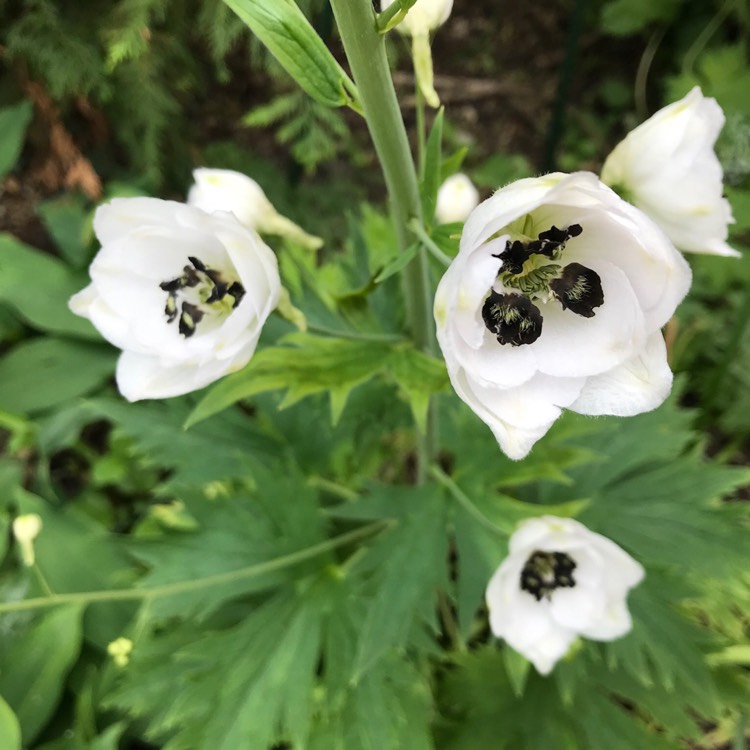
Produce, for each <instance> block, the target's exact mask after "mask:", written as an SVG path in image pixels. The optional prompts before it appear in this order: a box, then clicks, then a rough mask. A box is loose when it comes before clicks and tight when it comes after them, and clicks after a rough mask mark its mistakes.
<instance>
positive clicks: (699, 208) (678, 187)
mask: <svg viewBox="0 0 750 750" xmlns="http://www.w3.org/2000/svg"><path fill="white" fill-rule="evenodd" d="M723 125H724V113H723V112H722V110H721V107H720V106H719V105H718V104H717V103H716V100H715V99H710V98H707V97H705V96H703V94H702V93H701V90H700V88H698V87H697V86H696V87H695V88H694V89H693V90H692V91H691V92H690V93H689V94H688V95H687V96H685V97H684V98H683V99H680V101H678V102H674V103H673V104H670V105H668V106H666V107H664V108H663V109H660V110H659V111H658V112H657V113H656V114H655V115H653V116H652V117H650V118H649V119H648V120H646V122H644V123H642V124H641V125H639V126H638V127H637V128H635V129H634V130H632V131H631V132H630V133H628V135H627V136H626V137H625V139H624V140H623V141H621V142H620V143H619V144H618V145H617V146H615V148H614V150H613V151H612V153H611V154H610V155H609V156H608V157H607V160H606V161H605V162H604V167H603V168H602V176H601V177H602V181H603V182H605V183H606V184H607V185H611V186H612V187H613V188H615V189H616V190H617V191H618V192H620V193H621V194H622V195H623V196H624V197H626V198H627V199H628V200H629V201H630V202H631V203H633V204H634V205H636V206H638V207H639V208H640V209H642V210H643V211H645V212H646V213H647V214H648V215H649V216H650V217H651V218H652V219H653V220H654V221H655V222H656V223H657V224H658V225H659V226H660V227H661V228H662V229H663V230H664V231H665V232H666V233H667V235H669V238H670V239H671V240H672V242H674V244H675V245H676V246H677V247H678V248H680V250H685V251H688V252H697V253H709V254H713V255H739V253H738V252H737V251H736V250H733V249H732V248H731V247H729V245H727V243H726V239H727V234H728V231H727V226H728V225H729V224H731V223H732V222H733V221H734V219H733V218H732V209H731V207H730V205H729V202H728V201H727V200H726V198H723V197H722V181H723V178H724V173H723V171H722V168H721V164H720V163H719V160H718V158H717V156H716V154H715V153H714V144H715V143H716V139H717V138H718V136H719V132H720V131H721V128H722V126H723Z"/></svg>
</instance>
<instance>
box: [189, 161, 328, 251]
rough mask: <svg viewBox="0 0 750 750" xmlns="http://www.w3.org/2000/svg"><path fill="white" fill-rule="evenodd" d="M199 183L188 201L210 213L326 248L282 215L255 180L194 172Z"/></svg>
mask: <svg viewBox="0 0 750 750" xmlns="http://www.w3.org/2000/svg"><path fill="white" fill-rule="evenodd" d="M193 180H195V183H194V184H193V186H192V187H191V188H190V190H189V192H188V198H187V202H188V204H189V205H191V206H196V207H197V208H200V209H203V210H204V211H207V212H208V213H213V212H214V211H230V212H231V213H233V214H234V215H235V216H236V217H237V218H238V219H239V220H240V221H241V222H242V223H243V224H244V225H245V226H247V227H250V229H254V230H255V231H256V232H258V233H260V234H276V235H280V236H282V237H287V238H288V239H290V240H293V241H294V242H297V243H298V244H300V245H302V246H303V247H308V248H310V249H311V250H317V249H318V248H319V247H321V246H322V245H323V240H322V239H320V237H314V236H313V235H311V234H308V233H307V232H305V230H304V229H302V228H301V227H299V226H297V224H295V223H294V222H293V221H291V220H290V219H287V218H286V217H285V216H282V215H281V214H280V213H279V212H278V211H277V210H276V209H275V208H274V207H273V204H272V203H271V201H269V200H268V198H267V197H266V194H265V193H264V192H263V188H261V186H260V185H259V184H258V183H257V182H256V181H255V180H253V179H251V178H250V177H248V176H247V175H245V174H242V173H241V172H234V171H233V170H231V169H207V168H205V167H202V168H200V169H195V170H193Z"/></svg>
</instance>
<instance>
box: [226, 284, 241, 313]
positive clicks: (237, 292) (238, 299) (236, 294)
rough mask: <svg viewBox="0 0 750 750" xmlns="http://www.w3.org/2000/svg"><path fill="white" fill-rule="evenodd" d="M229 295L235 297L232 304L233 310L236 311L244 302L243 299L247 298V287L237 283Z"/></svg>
mask: <svg viewBox="0 0 750 750" xmlns="http://www.w3.org/2000/svg"><path fill="white" fill-rule="evenodd" d="M227 293H228V294H231V295H232V297H234V302H233V303H232V309H233V310H234V308H235V307H237V306H238V305H239V304H240V302H242V298H243V297H244V296H245V287H244V286H242V284H240V282H239V281H235V282H234V283H233V284H232V286H230V287H229V289H228V290H227Z"/></svg>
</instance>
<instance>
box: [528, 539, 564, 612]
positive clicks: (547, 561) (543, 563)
mask: <svg viewBox="0 0 750 750" xmlns="http://www.w3.org/2000/svg"><path fill="white" fill-rule="evenodd" d="M576 567H577V565H576V562H575V560H574V559H573V558H572V557H571V556H570V555H569V554H567V553H566V552H541V551H540V550H536V551H534V552H532V553H531V555H530V557H529V559H528V560H527V561H526V564H525V565H524V566H523V569H522V570H521V588H522V589H523V590H524V591H528V592H529V593H530V594H531V595H532V596H533V597H534V598H535V599H536V600H537V601H538V602H539V601H541V600H542V599H543V598H546V599H550V598H551V596H552V592H553V591H554V590H555V589H559V588H573V587H574V586H575V585H576V582H575V579H574V578H573V571H574V570H575V569H576Z"/></svg>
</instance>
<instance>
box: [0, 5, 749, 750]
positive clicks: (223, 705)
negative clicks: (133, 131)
mask: <svg viewBox="0 0 750 750" xmlns="http://www.w3.org/2000/svg"><path fill="white" fill-rule="evenodd" d="M226 3H227V5H228V6H229V7H230V8H231V9H232V10H234V11H235V12H236V13H237V15H238V16H239V17H240V18H241V19H242V20H243V21H244V22H245V23H246V24H247V25H248V27H249V28H250V30H251V31H252V32H253V33H254V34H255V35H256V36H257V37H258V39H260V41H261V42H262V43H264V44H265V45H266V46H267V47H268V49H269V50H270V52H271V53H272V54H273V55H274V56H275V57H276V58H277V59H278V61H279V62H280V63H281V65H282V66H284V68H285V69H286V70H287V72H288V73H289V74H290V75H291V77H292V78H293V79H294V80H295V81H296V82H297V83H298V84H299V86H300V87H301V89H302V90H303V91H304V92H306V93H307V94H308V95H309V96H311V97H313V98H314V99H315V100H316V101H318V102H319V103H321V104H324V105H326V106H330V107H349V108H351V109H352V110H354V111H355V112H356V113H358V115H361V116H362V117H363V118H364V119H365V121H366V123H367V127H368V128H369V132H370V135H371V137H372V141H373V144H374V147H375V150H376V152H377V156H378V160H379V164H380V167H381V169H382V173H383V177H384V181H385V185H386V188H387V192H388V210H389V213H390V223H389V222H385V221H381V220H379V219H378V218H377V216H376V215H375V214H374V213H373V212H372V209H369V213H368V212H367V211H366V212H364V213H363V214H362V215H361V217H360V218H361V222H360V223H359V224H357V223H355V222H351V226H350V237H349V241H348V242H347V244H346V247H345V250H344V251H342V252H334V253H331V252H329V253H327V254H326V255H325V256H320V257H319V256H317V255H316V253H317V252H318V251H320V249H321V247H324V248H325V245H326V242H327V238H326V237H325V236H323V237H316V236H313V235H312V234H310V233H308V232H307V231H306V230H305V229H304V228H302V227H300V226H298V225H297V224H296V223H294V222H292V221H291V220H290V219H288V218H286V217H284V216H282V215H281V213H279V212H278V211H277V210H276V209H275V208H274V206H273V205H272V203H271V201H270V200H269V199H268V198H267V197H266V195H265V193H264V191H263V189H262V187H261V186H260V185H259V184H258V183H257V182H256V181H255V180H254V179H253V178H252V176H250V175H244V174H240V173H238V172H235V171H230V170H225V169H214V168H212V167H213V165H210V164H207V165H205V166H204V167H203V168H200V169H197V170H196V172H195V173H194V179H195V182H194V185H193V186H192V187H190V189H189V191H188V190H186V194H187V199H186V202H185V203H181V202H175V201H167V200H161V199H159V198H153V197H146V196H135V197H122V198H116V199H114V200H112V201H110V202H107V203H104V204H103V205H101V206H100V207H99V208H98V209H97V211H96V214H95V217H94V221H93V231H94V233H95V234H96V238H97V240H98V243H99V245H100V249H99V250H98V253H97V254H96V257H95V258H94V260H93V262H92V263H91V265H90V268H89V276H90V283H89V284H88V286H86V287H85V288H83V289H82V290H80V291H78V292H77V293H76V294H74V295H73V296H72V297H71V299H70V309H71V310H72V311H73V312H74V313H75V314H76V315H78V316H82V317H84V318H87V319H88V320H89V321H90V322H91V323H92V324H93V326H94V327H95V328H96V330H97V331H98V332H99V334H101V336H103V337H104V338H105V339H106V340H107V341H108V342H109V343H110V344H112V345H113V346H114V347H116V348H117V349H119V350H121V353H120V354H119V359H118V361H117V366H116V383H117V388H118V389H119V392H120V394H121V395H122V396H123V397H124V398H125V399H126V400H127V401H129V402H138V403H130V404H126V403H124V402H123V401H122V400H121V399H116V398H113V397H111V396H100V397H98V398H94V399H89V400H86V401H82V402H80V403H79V402H76V403H75V404H71V405H69V406H68V407H67V408H61V409H60V410H59V413H58V414H57V415H56V416H55V417H54V418H52V419H51V420H49V421H48V422H46V423H45V424H44V425H43V426H42V427H41V428H40V432H39V434H38V435H37V436H36V439H37V440H38V442H39V445H40V446H42V448H41V450H52V449H53V448H54V446H56V445H61V444H64V442H65V440H70V439H71V438H70V435H79V434H80V435H81V439H82V440H83V439H90V437H91V435H90V432H89V433H86V434H84V433H83V432H81V428H82V427H83V426H84V425H91V424H92V423H93V424H96V423H97V420H99V423H101V422H102V421H103V422H104V423H105V424H106V425H109V427H108V428H107V429H109V430H111V432H109V433H108V435H107V437H106V438H105V440H106V441H107V448H108V453H107V461H108V462H107V463H106V464H105V463H104V459H101V458H92V461H93V466H94V467H95V468H94V470H93V471H94V473H95V475H96V476H98V477H99V480H98V481H100V483H101V485H100V486H102V487H106V486H108V485H107V484H106V478H105V477H107V476H109V477H113V478H114V480H115V481H119V482H120V483H123V484H124V483H125V482H126V481H129V482H132V483H133V484H134V486H136V487H137V488H140V487H142V485H143V482H145V483H146V484H150V487H151V490H152V495H153V496H152V497H150V498H149V499H148V500H147V501H146V502H145V504H144V507H141V508H140V509H139V511H138V512H137V513H135V514H134V515H133V516H132V517H130V518H129V520H128V523H127V524H126V526H127V528H123V529H121V530H120V532H121V533H117V534H115V533H112V532H111V531H107V530H106V527H105V525H104V524H103V523H102V522H101V520H102V519H101V518H98V517H97V513H100V511H97V510H96V507H97V506H96V505H95V504H92V505H91V507H90V508H88V509H85V510H81V509H80V508H72V507H68V506H58V507H55V506H54V505H51V504H49V503H47V502H45V500H44V499H43V497H44V495H45V491H46V492H49V489H50V485H49V483H47V485H45V483H44V482H41V483H40V484H39V486H38V487H35V488H34V492H30V491H29V490H28V489H25V488H22V487H21V482H20V481H19V477H18V475H17V474H14V473H13V472H15V471H16V469H14V468H13V467H11V466H10V465H7V466H6V467H5V468H6V469H7V471H6V472H5V474H2V475H0V479H1V480H2V481H3V482H4V484H3V485H2V486H3V487H6V488H7V491H8V492H9V493H10V496H11V497H12V502H11V503H10V504H9V506H8V514H7V522H8V533H7V534H6V538H7V540H8V541H10V540H13V544H12V550H11V552H10V554H9V555H8V557H7V560H6V564H5V568H4V570H3V576H4V578H3V582H4V583H3V585H4V591H5V594H6V602H5V603H3V604H0V613H2V618H3V619H2V620H1V621H0V622H2V624H3V628H4V638H5V644H3V645H2V646H0V649H2V661H0V667H1V669H0V695H1V696H2V697H3V699H4V700H2V701H0V740H1V741H0V746H2V747H3V748H9V749H10V748H20V747H22V746H23V747H40V748H41V747H44V748H48V750H51V749H52V748H67V747H71V748H73V747H75V748H78V747H81V748H91V749H92V750H93V749H94V748H97V749H101V748H116V747H134V748H135V747H163V748H165V749H166V750H177V749H182V750H216V749H219V748H220V749H223V750H244V749H247V750H270V748H278V749H279V750H280V749H281V748H290V749H294V750H303V749H307V748H309V749H310V750H335V749H336V748H341V750H359V749H360V748H362V749H363V750H364V749H368V750H370V749H372V750H375V749H377V750H391V749H393V750H396V749H399V750H428V749H429V748H434V749H435V750H442V749H445V750H448V749H451V750H453V749H455V750H472V749H473V748H476V749H477V750H479V749H480V748H481V750H495V749H497V750H502V749H504V748H507V749H508V750H511V749H512V750H519V749H521V748H523V749H526V748H529V749H532V748H540V749H541V748H546V749H548V748H554V749H555V750H557V749H558V748H559V749H560V750H565V749H568V748H570V749H571V750H573V749H576V748H591V749H592V750H593V749H597V750H598V749H599V748H612V749H613V750H617V749H618V748H622V749H623V750H649V749H651V748H654V749H660V748H681V747H688V746H689V745H688V744H687V743H689V742H691V741H695V740H697V739H698V738H699V737H700V736H701V735H702V733H703V732H704V731H705V729H706V726H708V725H709V724H711V725H712V726H715V727H717V731H719V730H721V732H722V733H723V734H722V735H721V736H722V737H728V736H729V735H730V734H731V733H732V732H734V736H735V742H736V744H735V747H736V748H741V747H744V740H743V736H744V734H743V733H744V724H743V721H744V719H743V714H742V705H743V697H742V691H743V690H744V689H746V688H747V678H746V676H745V675H744V674H743V672H742V670H741V669H740V668H739V666H738V665H741V664H742V663H743V659H744V661H745V662H746V661H747V648H748V647H747V645H743V643H744V641H743V635H742V630H743V627H744V619H743V618H744V615H743V610H744V609H745V605H746V604H747V602H748V599H749V598H750V588H749V586H748V584H750V579H749V578H748V571H747V552H748V544H747V536H746V527H745V526H744V524H745V522H746V517H747V514H746V512H744V511H743V509H742V507H741V505H740V504H730V503H722V502H721V498H722V496H725V495H727V494H728V493H730V492H731V491H732V490H733V489H734V488H736V487H737V486H738V485H740V484H741V483H742V482H743V481H746V480H747V473H746V472H745V471H744V470H740V469H732V468H728V467H725V466H722V465H719V464H717V463H711V462H709V461H707V460H705V459H704V458H703V457H702V451H701V447H702V444H701V441H700V439H699V438H698V437H697V436H696V435H695V433H694V432H693V431H692V429H691V426H690V424H691V416H690V413H689V412H688V411H686V410H683V409H681V408H680V407H679V406H678V394H674V395H672V396H671V397H670V392H671V391H672V389H673V382H672V381H673V377H672V372H671V370H670V366H669V361H668V351H667V346H666V344H665V339H664V336H663V333H662V329H663V328H664V327H665V326H666V325H667V324H668V323H669V321H670V319H671V318H672V316H673V315H674V314H675V310H676V309H677V307H678V305H679V304H680V303H681V301H682V300H683V298H684V297H685V296H686V295H687V294H688V293H689V288H690V284H691V270H690V266H689V264H688V262H687V261H686V259H685V257H684V256H683V254H682V253H683V252H698V253H701V252H702V253H712V254H719V255H727V256H729V255H735V254H737V253H736V250H734V249H732V248H731V247H730V246H729V245H728V244H727V237H728V224H729V223H730V222H731V220H732V215H731V209H730V206H729V204H728V202H727V201H726V200H725V199H724V198H723V197H722V169H721V166H720V164H719V161H718V159H717V157H716V155H715V153H714V151H713V146H714V142H715V141H716V138H717V136H718V133H719V130H720V129H721V126H722V122H723V115H722V112H721V110H720V108H719V107H718V105H717V104H716V103H715V102H714V101H713V100H712V99H710V98H707V97H704V96H703V94H702V93H701V91H700V90H699V89H697V88H696V89H694V90H693V91H691V92H690V93H689V94H688V95H687V96H686V97H685V98H684V99H682V100H681V101H678V102H675V103H673V104H671V105H669V106H668V107H666V108H665V109H663V110H661V111H660V112H658V113H657V114H655V115H654V116H653V117H652V118H651V119H650V120H648V121H647V122H645V123H643V124H642V125H641V126H639V127H638V128H636V129H635V130H633V131H632V132H631V133H630V134H629V135H628V136H627V137H626V138H625V140H623V141H622V143H620V144H619V145H618V146H617V147H616V148H615V150H614V151H613V152H612V154H611V155H610V156H609V157H608V158H607V159H606V161H605V163H604V168H603V170H602V174H601V177H599V176H597V175H596V174H593V173H591V172H574V173H571V174H563V173H551V174H542V175H539V176H537V177H530V178H525V179H521V180H518V181H516V182H512V183H510V184H507V185H497V186H496V187H497V190H496V192H494V193H493V194H492V196H491V197H489V198H488V199H486V200H484V201H483V202H480V201H479V194H478V193H477V190H476V188H474V186H473V185H472V184H471V181H470V180H469V178H468V177H466V176H465V175H463V174H461V173H459V172H458V170H459V168H460V162H459V159H458V158H456V157H455V155H452V154H445V153H444V152H443V139H442V126H443V117H444V113H443V110H442V109H440V100H439V92H438V91H437V90H436V87H435V85H434V80H433V74H432V67H433V64H432V60H431V59H430V45H429V39H430V35H431V34H432V33H436V30H437V29H438V27H439V26H440V25H441V24H443V23H450V19H449V15H450V12H451V6H452V3H451V2H450V0H416V2H415V1H414V0H394V1H393V2H390V3H383V4H382V5H383V7H382V9H381V10H380V11H379V12H376V11H375V10H374V9H373V7H372V5H371V3H370V2H369V0H331V7H332V9H333V13H334V16H335V20H336V24H337V26H338V32H339V34H340V37H341V41H342V43H343V49H344V52H345V55H346V60H347V63H348V67H349V69H350V71H351V76H350V74H349V73H347V72H346V71H345V70H344V68H343V67H342V65H340V64H339V63H338V62H337V61H336V60H335V58H334V57H333V55H332V54H331V52H330V51H329V50H328V48H327V47H326V46H325V45H324V44H323V42H322V41H321V40H320V38H319V37H318V36H317V34H316V32H315V31H314V29H313V28H312V26H311V25H310V24H309V22H308V21H307V20H306V18H305V16H304V15H303V14H302V13H301V12H300V11H299V9H298V7H297V5H296V4H295V3H294V2H293V0H274V2H267V1H266V0H226ZM393 30H396V32H403V33H405V34H407V35H408V36H410V37H411V40H412V50H413V54H414V65H415V70H416V80H417V91H416V96H417V98H418V106H419V109H420V112H421V113H422V115H421V116H420V122H419V126H420V128H424V122H425V119H426V118H425V117H424V108H425V107H431V108H434V109H435V110H436V114H435V116H434V118H433V122H432V127H431V129H430V130H429V133H428V132H420V133H419V134H418V138H417V142H418V147H417V153H415V154H413V153H412V151H411V150H410V146H409V141H408V139H407V133H406V130H405V127H404V122H403V119H402V116H401V112H400V109H399V103H398V100H397V97H396V94H395V90H394V87H393V84H392V80H391V74H390V70H389V66H388V60H387V57H386V50H385V43H386V37H387V35H388V34H391V33H393ZM437 33H439V31H437ZM267 243H268V244H267ZM726 262H727V263H732V262H737V261H736V260H734V259H732V258H727V259H726ZM18 305H19V306H20V309H25V308H24V301H23V300H21V301H19V302H18ZM71 320H73V321H75V322H74V323H66V322H65V319H63V320H62V322H61V323H60V326H61V330H62V331H63V332H64V331H65V330H66V326H70V327H71V329H73V327H74V326H80V325H81V323H80V321H79V320H77V319H75V318H71ZM76 330H77V329H76ZM86 330H87V331H88V333H89V334H90V333H91V331H90V330H89V329H86ZM82 367H83V365H82ZM105 369H106V368H105ZM198 391H200V393H196V392H198ZM6 421H7V420H6ZM112 425H115V427H114V428H112ZM62 436H68V437H62ZM17 439H18V440H20V441H21V442H23V440H24V439H26V440H28V439H29V436H28V435H26V436H24V435H21V436H20V437H19V436H17ZM92 445H95V446H96V445H98V443H96V442H94V443H92ZM45 446H46V447H45ZM92 451H93V449H92ZM137 491H138V492H140V491H141V490H140V489H138V490H137ZM124 532H127V533H124ZM743 649H744V650H743ZM743 654H744V656H743ZM745 697H746V696H745ZM66 743H69V744H66ZM139 743H145V744H139Z"/></svg>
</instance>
